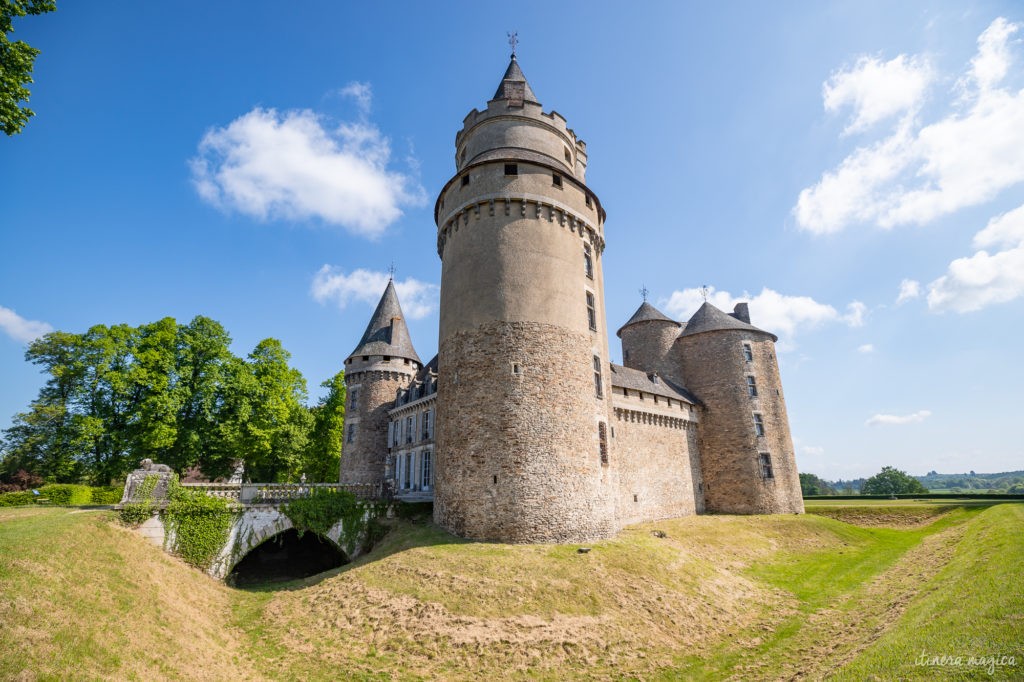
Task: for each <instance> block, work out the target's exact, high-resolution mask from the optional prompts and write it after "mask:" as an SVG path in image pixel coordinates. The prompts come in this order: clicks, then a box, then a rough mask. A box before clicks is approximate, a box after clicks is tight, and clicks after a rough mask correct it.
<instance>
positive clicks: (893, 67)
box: [822, 54, 932, 134]
mask: <svg viewBox="0 0 1024 682" xmlns="http://www.w3.org/2000/svg"><path fill="white" fill-rule="evenodd" d="M931 80H932V69H931V67H930V66H929V65H928V63H927V62H926V61H924V60H923V59H918V58H914V57H907V56H906V55H902V54H901V55H900V56H898V57H896V58H895V59H892V60H890V61H887V62H883V61H881V60H880V59H877V58H875V57H861V58H860V59H858V60H857V63H856V64H855V65H854V66H853V68H851V69H846V70H843V71H838V72H836V73H833V74H832V77H831V78H830V79H829V81H828V82H827V83H825V84H824V85H823V86H822V97H823V99H824V100H825V109H826V110H827V111H831V112H834V111H837V110H839V109H841V108H843V107H844V106H846V105H852V107H853V117H852V120H851V121H850V123H849V125H847V127H846V130H844V131H843V133H844V134H847V133H853V132H859V131H862V130H865V129H866V128H869V127H870V126H872V125H874V124H875V123H878V122H879V121H882V120H885V119H887V118H889V117H891V116H893V115H895V114H899V113H903V112H916V111H917V110H918V109H919V108H920V106H921V102H922V100H923V99H924V94H925V91H926V90H927V88H928V84H929V83H930V82H931Z"/></svg>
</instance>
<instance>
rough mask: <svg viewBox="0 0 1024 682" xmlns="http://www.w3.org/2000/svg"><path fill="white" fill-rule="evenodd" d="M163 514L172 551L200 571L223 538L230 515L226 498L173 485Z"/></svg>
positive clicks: (207, 564)
mask: <svg viewBox="0 0 1024 682" xmlns="http://www.w3.org/2000/svg"><path fill="white" fill-rule="evenodd" d="M164 515H165V516H164V518H165V520H166V522H167V524H168V526H169V529H170V530H171V531H172V532H173V534H174V551H175V553H176V554H177V555H178V556H180V557H181V558H182V559H184V560H185V561H186V562H188V563H190V564H192V565H193V566H195V567H196V568H200V569H202V570H204V571H205V570H206V569H208V568H209V567H210V563H211V562H212V561H213V560H214V559H215V558H216V557H217V553H218V552H220V550H221V548H223V547H224V543H226V542H227V539H228V533H229V532H230V530H231V522H232V520H233V517H234V513H233V512H232V511H231V509H230V507H229V506H228V502H227V500H225V499H223V498H220V497H214V496H212V495H207V494H206V492H205V491H203V490H187V489H185V488H181V487H178V486H177V485H174V486H172V492H171V501H170V502H169V503H168V504H167V509H166V510H165V512H164Z"/></svg>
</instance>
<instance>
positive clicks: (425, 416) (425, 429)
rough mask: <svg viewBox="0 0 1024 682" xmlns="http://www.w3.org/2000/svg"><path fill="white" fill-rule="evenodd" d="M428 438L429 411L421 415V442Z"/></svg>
mask: <svg viewBox="0 0 1024 682" xmlns="http://www.w3.org/2000/svg"><path fill="white" fill-rule="evenodd" d="M429 438H430V410H427V411H426V412H424V413H423V440H429Z"/></svg>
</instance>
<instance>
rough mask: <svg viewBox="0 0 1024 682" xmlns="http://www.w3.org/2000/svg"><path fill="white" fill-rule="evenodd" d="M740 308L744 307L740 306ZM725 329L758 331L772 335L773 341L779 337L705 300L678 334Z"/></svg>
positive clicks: (688, 334) (690, 334) (691, 334)
mask: <svg viewBox="0 0 1024 682" xmlns="http://www.w3.org/2000/svg"><path fill="white" fill-rule="evenodd" d="M741 305H742V304H741ZM737 308H740V306H739V305H737ZM740 310H744V309H742V308H740ZM744 312H745V311H744ZM746 317H747V319H750V316H749V314H746ZM726 329H737V330H744V331H752V332H760V333H761V334H767V335H768V336H770V337H772V340H773V341H778V340H779V337H777V336H775V334H772V333H771V332H766V331H765V330H763V329H758V328H757V327H755V326H754V325H752V324H750V323H749V322H744V321H743V320H742V319H740V318H739V317H738V316H735V314H734V315H730V314H728V313H724V312H722V311H721V310H719V309H718V308H716V307H715V306H713V305H711V304H710V303H708V302H707V301H705V302H704V304H703V305H702V306H701V307H700V308H697V312H695V313H694V314H693V317H691V318H690V320H689V322H687V323H686V326H685V327H684V328H683V331H682V332H681V333H680V334H679V336H681V337H683V336H693V335H694V334H702V333H704V332H711V331H723V330H726Z"/></svg>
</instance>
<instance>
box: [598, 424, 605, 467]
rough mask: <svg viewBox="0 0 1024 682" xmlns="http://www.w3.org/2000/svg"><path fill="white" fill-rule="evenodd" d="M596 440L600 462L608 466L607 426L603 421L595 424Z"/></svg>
mask: <svg viewBox="0 0 1024 682" xmlns="http://www.w3.org/2000/svg"><path fill="white" fill-rule="evenodd" d="M597 440H598V443H599V444H600V447H601V464H602V466H608V427H607V426H606V425H605V423H604V422H598V424H597Z"/></svg>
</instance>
